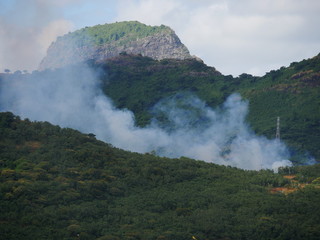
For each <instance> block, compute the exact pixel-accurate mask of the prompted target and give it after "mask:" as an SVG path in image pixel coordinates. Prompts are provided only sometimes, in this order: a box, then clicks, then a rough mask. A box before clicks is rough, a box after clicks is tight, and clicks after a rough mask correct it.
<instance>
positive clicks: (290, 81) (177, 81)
mask: <svg viewBox="0 0 320 240" xmlns="http://www.w3.org/2000/svg"><path fill="white" fill-rule="evenodd" d="M95 67H97V68H100V69H103V70H104V72H105V73H106V74H105V75H104V76H103V77H101V79H102V82H103V83H104V85H103V89H104V91H105V93H106V94H107V95H108V96H110V97H111V98H112V99H113V101H114V103H115V104H116V106H117V107H119V108H128V109H130V110H131V111H133V112H134V114H135V116H136V122H137V125H140V126H144V125H147V124H148V123H149V122H150V118H151V117H152V114H151V110H152V107H153V106H154V105H155V104H156V103H158V101H160V100H161V99H163V98H166V97H172V96H174V95H176V94H177V93H181V92H183V93H186V92H187V93H188V92H189V93H192V94H195V95H197V96H198V97H200V98H201V99H202V100H204V101H205V102H206V103H207V104H208V105H209V106H211V107H216V106H218V105H219V104H221V103H223V102H224V100H225V99H226V98H227V96H229V95H230V94H231V93H234V92H239V93H240V94H241V95H242V97H244V98H246V99H248V100H249V103H250V109H249V115H248V117H247V120H248V122H249V123H250V125H251V126H252V128H253V130H254V131H255V132H256V133H257V134H260V135H265V136H267V137H269V138H274V137H275V132H276V119H277V117H278V116H279V117H280V118H281V136H282V137H281V138H282V140H283V141H285V142H286V143H287V144H288V145H289V146H290V148H291V149H292V151H295V152H297V151H298V152H299V154H300V155H303V154H305V152H309V153H310V154H311V155H313V156H314V157H315V158H316V159H319V158H320V152H319V147H318V146H319V144H320V138H319V136H320V124H319V121H320V56H319V55H318V56H316V57H314V58H312V59H308V60H303V61H302V62H299V63H292V64H291V65H290V66H289V67H287V68H285V67H282V68H281V69H279V70H273V71H270V72H269V73H267V74H266V75H265V76H263V77H254V76H252V75H249V74H241V75H240V76H239V77H237V78H234V77H232V76H223V75H221V74H220V73H219V72H217V71H216V70H215V69H214V68H212V67H208V66H206V65H205V64H203V63H202V62H199V61H197V60H195V59H189V60H184V61H182V60H172V59H165V60H161V61H155V60H152V59H150V58H145V57H142V56H132V55H122V56H119V57H118V58H114V59H111V60H108V61H106V62H105V63H100V64H99V65H95ZM294 161H295V162H297V163H300V161H301V159H294Z"/></svg>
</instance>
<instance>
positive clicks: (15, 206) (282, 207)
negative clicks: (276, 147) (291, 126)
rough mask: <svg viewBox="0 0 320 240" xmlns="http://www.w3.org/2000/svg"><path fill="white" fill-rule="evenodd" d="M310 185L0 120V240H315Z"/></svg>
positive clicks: (313, 184) (296, 175) (314, 172)
mask: <svg viewBox="0 0 320 240" xmlns="http://www.w3.org/2000/svg"><path fill="white" fill-rule="evenodd" d="M319 176H320V165H319V164H318V165H313V166H296V167H292V168H285V169H282V170H281V171H280V174H275V173H273V172H272V171H270V170H261V171H245V170H241V169H237V168H231V167H227V166H219V165H216V164H210V163H205V162H202V161H195V160H192V159H188V158H183V157H182V158H180V159H169V158H159V157H156V156H153V155H151V154H137V153H131V152H127V151H123V150H121V149H117V148H114V147H112V146H111V145H110V144H107V143H104V142H101V141H98V140H96V139H95V136H94V135H93V134H81V133H80V132H78V131H75V130H72V129H70V128H60V127H58V126H53V125H51V124H50V123H48V122H30V121H29V120H28V119H25V120H21V119H20V118H19V117H17V116H14V115H13V114H12V113H0V209H1V210H0V212H1V214H0V222H1V224H0V232H1V238H2V239H6V240H13V239H14V240H18V239H24V240H27V239H69V240H70V239H71V240H72V239H100V240H107V239H116V240H117V239H124V240H129V239H146V240H148V239H150V240H151V239H178V240H184V239H194V238H196V239H261V240H264V239H310V240H313V239H318V237H319V234H320V228H319V224H318V222H319V221H318V219H319V214H320V212H319V206H318V202H319V201H318V200H319V197H320V191H319V183H320V180H319Z"/></svg>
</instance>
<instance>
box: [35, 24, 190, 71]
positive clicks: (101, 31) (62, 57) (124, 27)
mask: <svg viewBox="0 0 320 240" xmlns="http://www.w3.org/2000/svg"><path fill="white" fill-rule="evenodd" d="M125 52H126V53H132V54H141V55H143V56H148V57H151V58H153V59H157V60H159V59H164V58H175V59H187V58H191V56H190V54H189V51H188V49H187V48H186V47H185V46H184V45H183V44H182V43H181V41H180V39H179V38H178V36H177V35H176V34H175V33H174V31H173V30H172V29H171V28H169V27H167V26H164V25H161V26H159V27H157V26H156V27H152V26H147V25H145V24H142V23H139V22H117V23H112V24H104V25H97V26H94V27H86V28H83V29H80V30H77V31H75V32H72V33H69V34H66V35H64V36H62V37H59V38H58V39H57V41H56V42H54V43H52V44H51V46H50V47H49V49H48V51H47V56H46V57H45V58H44V59H43V60H42V62H41V63H40V66H39V70H44V69H47V68H59V67H63V66H66V65H69V64H73V63H77V62H82V61H86V60H89V59H95V60H105V59H108V58H110V57H114V56H118V55H119V54H120V53H125Z"/></svg>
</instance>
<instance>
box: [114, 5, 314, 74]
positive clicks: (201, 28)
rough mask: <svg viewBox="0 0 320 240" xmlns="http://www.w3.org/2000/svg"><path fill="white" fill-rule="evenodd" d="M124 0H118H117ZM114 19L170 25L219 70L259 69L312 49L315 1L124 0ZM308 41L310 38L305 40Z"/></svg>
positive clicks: (300, 56)
mask: <svg viewBox="0 0 320 240" xmlns="http://www.w3.org/2000/svg"><path fill="white" fill-rule="evenodd" d="M123 2H124V1H122V3H123ZM125 3H126V5H127V6H128V7H127V8H126V7H124V5H122V4H120V8H119V13H118V19H120V20H124V19H125V20H129V19H137V20H139V21H142V22H144V23H146V24H153V25H160V24H166V25H169V26H171V27H172V28H173V29H174V30H175V31H176V32H177V33H178V35H179V37H180V38H181V40H182V42H183V43H185V45H186V46H187V47H188V48H189V50H190V51H191V53H192V54H195V55H197V56H199V57H201V58H202V59H203V60H204V61H205V62H206V63H207V64H208V65H211V66H214V67H216V68H217V69H218V70H220V71H222V72H223V73H224V74H233V75H239V74H241V73H243V72H250V71H251V70H252V69H255V71H253V72H252V71H251V73H254V74H260V75H261V74H264V73H265V72H266V71H269V70H271V69H272V68H279V67H281V66H282V65H288V64H289V63H290V62H291V61H299V60H302V59H303V58H307V57H312V56H314V55H316V54H317V53H318V51H319V49H320V33H319V32H318V31H316V30H315V29H317V26H316V24H317V22H319V20H320V17H319V16H318V15H319V14H318V12H319V10H320V2H319V1H315V0H311V1H308V4H306V2H303V1H298V0H266V1H259V0H254V1H253V0H244V1H241V2H240V1H232V0H224V1H223V0H220V1H193V0H185V1H182V0H177V1H168V0H165V1H161V2H160V1H152V0H141V1H134V2H133V1H130V4H129V3H128V2H127V1H125ZM310 41H311V43H310Z"/></svg>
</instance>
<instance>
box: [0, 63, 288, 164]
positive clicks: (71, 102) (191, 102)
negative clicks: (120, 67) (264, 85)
mask: <svg viewBox="0 0 320 240" xmlns="http://www.w3.org/2000/svg"><path fill="white" fill-rule="evenodd" d="M0 111H11V112H13V113H15V114H17V115H20V116H21V117H24V118H29V119H30V120H37V121H49V122H51V123H53V124H58V125H60V126H62V127H70V128H75V129H78V130H80V131H82V132H85V133H94V134H95V135H96V136H97V138H98V139H101V140H104V141H106V142H108V143H111V144H112V145H114V146H116V147H119V148H123V149H126V150H130V151H135V152H140V153H145V152H155V153H156V154H158V155H160V156H167V157H181V156H185V157H190V158H195V159H200V160H204V161H207V162H213V163H218V164H224V165H231V166H235V167H239V168H243V169H252V170H258V169H261V168H268V169H277V168H278V167H280V166H290V165H291V162H290V161H289V160H288V158H289V153H288V151H287V148H286V146H285V145H284V144H283V143H282V142H280V141H279V140H268V139H267V138H265V137H262V136H256V135H255V134H254V133H253V132H252V131H251V130H250V128H249V127H248V126H247V124H246V123H245V117H246V114H247V112H248V102H247V101H244V100H242V99H241V97H240V95H239V94H233V95H231V96H229V98H228V99H227V100H226V102H225V103H224V104H223V106H221V107H220V108H217V109H212V108H209V107H207V106H206V104H205V103H204V102H203V101H201V100H200V99H198V98H197V97H195V96H192V95H190V94H178V95H176V96H173V97H171V98H167V99H164V100H162V101H160V102H159V103H158V104H156V105H155V106H154V108H153V111H152V113H153V114H154V116H155V117H154V119H153V120H152V123H151V124H150V125H149V126H147V127H144V128H140V127H137V126H135V120H134V115H133V113H132V112H130V111H128V110H119V109H116V108H115V107H114V106H113V104H112V101H111V100H110V99H109V98H108V97H106V96H105V95H104V94H103V93H102V91H101V88H100V87H99V81H98V78H97V77H96V76H95V74H94V73H93V71H91V70H90V69H89V68H88V67H85V66H83V65H82V66H77V67H76V66H74V67H69V68H66V69H64V70H59V71H46V72H40V73H36V74H33V75H25V76H21V77H20V78H12V77H11V78H5V79H3V80H2V82H0Z"/></svg>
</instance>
